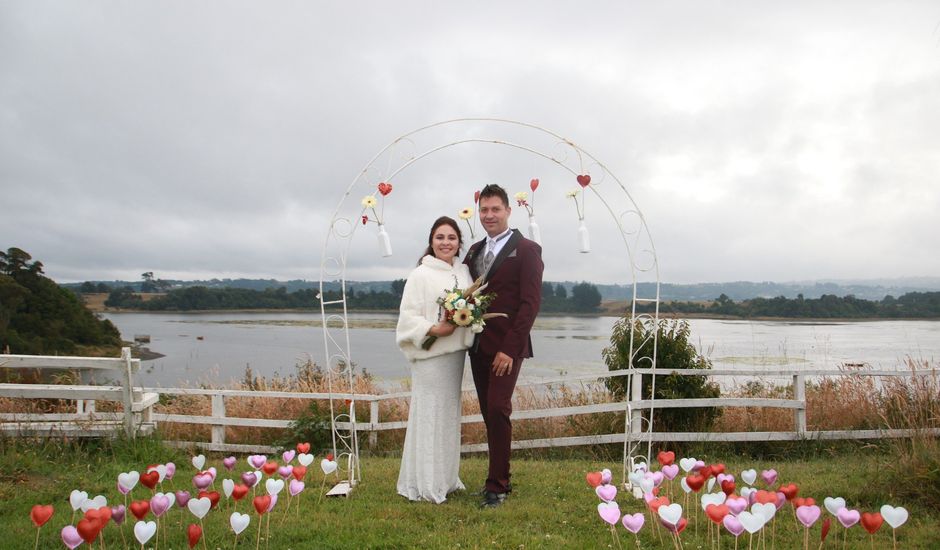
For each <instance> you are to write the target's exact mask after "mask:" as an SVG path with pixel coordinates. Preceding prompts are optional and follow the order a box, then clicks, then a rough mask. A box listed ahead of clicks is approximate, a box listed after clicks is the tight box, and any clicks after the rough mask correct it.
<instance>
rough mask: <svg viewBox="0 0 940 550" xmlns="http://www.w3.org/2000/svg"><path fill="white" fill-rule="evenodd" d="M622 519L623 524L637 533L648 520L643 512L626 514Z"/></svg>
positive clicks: (628, 529)
mask: <svg viewBox="0 0 940 550" xmlns="http://www.w3.org/2000/svg"><path fill="white" fill-rule="evenodd" d="M621 521H622V522H623V526H624V527H626V528H627V531H630V532H631V533H633V534H634V535H635V534H637V533H638V532H639V531H640V529H642V528H643V523H645V522H646V516H644V515H643V513H642V512H637V513H635V514H624V515H623V520H621Z"/></svg>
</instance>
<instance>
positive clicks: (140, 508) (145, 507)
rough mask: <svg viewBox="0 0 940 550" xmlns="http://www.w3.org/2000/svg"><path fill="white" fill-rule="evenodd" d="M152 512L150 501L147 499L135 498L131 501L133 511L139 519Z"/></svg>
mask: <svg viewBox="0 0 940 550" xmlns="http://www.w3.org/2000/svg"><path fill="white" fill-rule="evenodd" d="M149 512H150V501H147V500H135V501H134V502H132V503H131V513H132V514H134V517H135V518H137V519H139V520H140V519H144V516H146V515H147V514H148V513H149Z"/></svg>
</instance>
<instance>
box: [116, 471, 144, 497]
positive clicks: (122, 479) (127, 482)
mask: <svg viewBox="0 0 940 550" xmlns="http://www.w3.org/2000/svg"><path fill="white" fill-rule="evenodd" d="M138 481H140V472H135V471H130V472H124V473H120V474H118V485H120V486H121V487H123V488H124V490H125V491H127V492H128V493H129V492H131V489H133V488H134V487H137V482H138Z"/></svg>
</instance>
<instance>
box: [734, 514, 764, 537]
mask: <svg viewBox="0 0 940 550" xmlns="http://www.w3.org/2000/svg"><path fill="white" fill-rule="evenodd" d="M738 521H740V522H741V525H743V526H744V529H746V530H747V532H748V533H750V534H752V535H753V534H754V533H756V532H758V531H760V530H761V527H763V526H764V524H765V523H767V521H766V518H764V516H763V514H752V513H751V512H741V513H740V514H738Z"/></svg>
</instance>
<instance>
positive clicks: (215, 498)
mask: <svg viewBox="0 0 940 550" xmlns="http://www.w3.org/2000/svg"><path fill="white" fill-rule="evenodd" d="M196 496H197V497H198V498H200V499H203V498H207V499H209V507H210V508H215V507H216V506H217V505H218V504H219V501H220V500H222V495H220V494H219V492H218V491H209V492H206V491H199V494H198V495H196ZM187 504H189V503H188V502H187Z"/></svg>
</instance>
